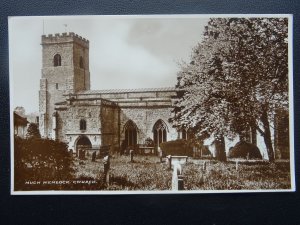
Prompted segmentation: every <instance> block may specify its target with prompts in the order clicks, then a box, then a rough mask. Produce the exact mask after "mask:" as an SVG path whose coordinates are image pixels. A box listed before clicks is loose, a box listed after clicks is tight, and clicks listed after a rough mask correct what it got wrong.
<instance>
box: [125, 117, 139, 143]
mask: <svg viewBox="0 0 300 225" xmlns="http://www.w3.org/2000/svg"><path fill="white" fill-rule="evenodd" d="M124 130H125V140H124V142H125V143H124V145H125V146H124V147H125V148H127V147H128V146H136V144H137V126H136V124H135V123H134V122H133V121H132V120H128V121H127V123H126V124H125V126H124Z"/></svg>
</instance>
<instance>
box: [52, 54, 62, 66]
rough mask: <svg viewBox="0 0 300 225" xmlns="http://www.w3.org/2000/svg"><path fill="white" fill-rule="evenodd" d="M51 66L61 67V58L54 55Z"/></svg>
mask: <svg viewBox="0 0 300 225" xmlns="http://www.w3.org/2000/svg"><path fill="white" fill-rule="evenodd" d="M53 65H54V66H61V56H60V54H56V55H55V56H54V58H53Z"/></svg>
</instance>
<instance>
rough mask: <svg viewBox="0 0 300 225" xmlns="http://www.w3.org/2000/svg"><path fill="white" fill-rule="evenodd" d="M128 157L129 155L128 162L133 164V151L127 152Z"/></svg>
mask: <svg viewBox="0 0 300 225" xmlns="http://www.w3.org/2000/svg"><path fill="white" fill-rule="evenodd" d="M129 155H130V162H133V155H134V151H133V150H130V151H129Z"/></svg>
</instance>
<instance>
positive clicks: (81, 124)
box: [80, 119, 86, 130]
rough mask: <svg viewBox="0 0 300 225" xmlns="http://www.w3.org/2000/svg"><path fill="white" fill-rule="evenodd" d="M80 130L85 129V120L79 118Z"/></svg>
mask: <svg viewBox="0 0 300 225" xmlns="http://www.w3.org/2000/svg"><path fill="white" fill-rule="evenodd" d="M80 130H86V121H85V120H84V119H81V120H80Z"/></svg>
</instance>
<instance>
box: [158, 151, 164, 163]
mask: <svg viewBox="0 0 300 225" xmlns="http://www.w3.org/2000/svg"><path fill="white" fill-rule="evenodd" d="M157 151H158V156H159V161H160V162H161V163H162V155H163V154H162V150H161V149H160V147H158V149H157Z"/></svg>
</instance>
